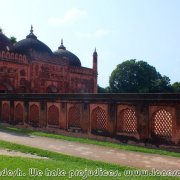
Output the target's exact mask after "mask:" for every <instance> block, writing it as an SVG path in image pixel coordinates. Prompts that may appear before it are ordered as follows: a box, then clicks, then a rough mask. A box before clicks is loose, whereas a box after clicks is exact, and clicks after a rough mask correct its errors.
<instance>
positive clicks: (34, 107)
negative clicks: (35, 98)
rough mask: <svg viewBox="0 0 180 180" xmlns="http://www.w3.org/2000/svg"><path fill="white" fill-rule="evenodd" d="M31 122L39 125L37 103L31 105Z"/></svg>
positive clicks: (33, 124)
mask: <svg viewBox="0 0 180 180" xmlns="http://www.w3.org/2000/svg"><path fill="white" fill-rule="evenodd" d="M29 123H30V124H31V125H32V126H39V107H38V106H37V105H35V104H33V105H31V106H30V112H29Z"/></svg>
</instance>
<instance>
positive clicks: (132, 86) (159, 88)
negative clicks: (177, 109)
mask: <svg viewBox="0 0 180 180" xmlns="http://www.w3.org/2000/svg"><path fill="white" fill-rule="evenodd" d="M109 84H110V88H111V91H112V92H113V93H159V92H171V91H172V88H171V85H170V79H169V78H168V77H167V76H163V77H162V76H161V74H160V73H159V72H157V71H156V69H155V67H153V66H151V65H149V64H148V63H147V62H145V61H136V59H131V60H127V61H124V62H123V63H121V64H119V65H117V67H116V69H115V70H114V71H113V72H112V73H111V76H110V79H109Z"/></svg>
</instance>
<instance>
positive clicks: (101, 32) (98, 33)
mask: <svg viewBox="0 0 180 180" xmlns="http://www.w3.org/2000/svg"><path fill="white" fill-rule="evenodd" d="M108 34H109V30H107V29H102V28H101V29H97V30H96V31H95V32H92V33H79V36H80V37H81V38H101V37H104V36H107V35H108Z"/></svg>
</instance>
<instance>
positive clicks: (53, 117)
mask: <svg viewBox="0 0 180 180" xmlns="http://www.w3.org/2000/svg"><path fill="white" fill-rule="evenodd" d="M48 125H52V126H59V110H58V108H57V107H56V106H55V105H51V106H50V107H49V109H48Z"/></svg>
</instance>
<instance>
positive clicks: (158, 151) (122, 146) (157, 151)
mask: <svg viewBox="0 0 180 180" xmlns="http://www.w3.org/2000/svg"><path fill="white" fill-rule="evenodd" d="M0 130H5V131H11V132H15V133H21V134H29V135H36V136H43V137H49V138H56V139H63V140H67V141H74V142H80V143H86V144H94V145H99V146H106V147H111V148H116V149H123V150H128V151H136V152H143V153H151V154H160V155H167V156H173V157H180V153H176V152H170V151H166V150H161V149H150V148H144V147H138V146H132V145H126V144H115V143H110V142H102V141H96V140H91V139H86V138H77V137H68V136H63V135H58V134H52V133H47V132H40V131H32V130H28V129H20V128H15V127H6V126H4V125H0Z"/></svg>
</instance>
